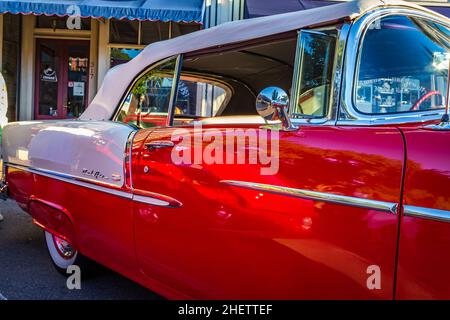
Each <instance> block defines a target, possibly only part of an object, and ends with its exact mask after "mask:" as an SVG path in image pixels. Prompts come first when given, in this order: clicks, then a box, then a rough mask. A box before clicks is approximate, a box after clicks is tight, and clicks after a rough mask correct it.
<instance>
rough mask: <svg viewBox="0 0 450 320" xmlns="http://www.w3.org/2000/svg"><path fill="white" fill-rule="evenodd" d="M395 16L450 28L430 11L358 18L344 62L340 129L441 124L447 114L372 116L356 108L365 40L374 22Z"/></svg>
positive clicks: (387, 11) (378, 12)
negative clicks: (361, 126)
mask: <svg viewBox="0 0 450 320" xmlns="http://www.w3.org/2000/svg"><path fill="white" fill-rule="evenodd" d="M395 15H400V16H407V17H417V18H422V19H427V20H430V21H433V22H436V23H439V24H441V25H443V26H445V27H447V28H450V21H448V20H447V21H446V20H442V18H441V16H440V15H438V14H436V15H435V14H433V13H431V12H428V11H421V10H419V9H410V8H402V7H387V8H382V9H375V10H372V11H369V12H367V13H366V14H364V15H362V16H361V17H359V18H357V19H356V20H355V21H354V22H353V24H352V26H351V29H350V32H349V36H348V41H347V47H346V50H345V52H346V53H345V58H344V61H345V62H344V68H343V74H342V78H343V79H342V89H341V97H340V101H341V103H340V108H339V114H338V119H337V122H336V125H352V126H353V125H363V126H376V125H391V124H392V125H396V124H405V123H417V122H428V121H433V120H439V119H440V118H441V117H442V115H443V114H444V110H443V109H442V110H427V111H419V112H411V113H396V114H386V115H380V114H377V115H369V114H364V113H362V112H360V111H359V110H358V109H357V108H356V106H355V104H354V97H355V92H356V84H357V80H358V79H357V76H358V68H359V62H360V53H361V48H362V45H363V42H364V36H365V34H366V32H367V30H368V28H369V27H370V25H371V24H372V23H373V22H374V21H376V20H378V19H381V18H384V17H387V16H395Z"/></svg>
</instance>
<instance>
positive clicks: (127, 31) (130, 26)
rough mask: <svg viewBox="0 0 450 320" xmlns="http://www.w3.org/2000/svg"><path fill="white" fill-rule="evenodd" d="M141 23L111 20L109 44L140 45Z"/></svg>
mask: <svg viewBox="0 0 450 320" xmlns="http://www.w3.org/2000/svg"><path fill="white" fill-rule="evenodd" d="M138 36H139V21H122V20H111V22H110V25H109V42H111V43H123V44H138V42H139V41H138Z"/></svg>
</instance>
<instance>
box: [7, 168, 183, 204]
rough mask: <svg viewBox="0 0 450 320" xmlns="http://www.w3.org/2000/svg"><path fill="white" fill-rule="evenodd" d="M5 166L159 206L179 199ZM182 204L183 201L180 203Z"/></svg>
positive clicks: (34, 169) (52, 172)
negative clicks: (152, 195)
mask: <svg viewBox="0 0 450 320" xmlns="http://www.w3.org/2000/svg"><path fill="white" fill-rule="evenodd" d="M5 167H10V168H14V169H17V170H22V171H26V172H30V173H33V174H37V175H40V176H43V177H47V178H50V179H56V180H59V181H62V182H66V183H70V184H73V185H77V186H80V187H84V188H88V189H91V190H95V191H99V192H103V193H107V194H110V195H113V196H116V197H120V198H124V199H128V200H136V201H138V202H141V203H146V204H150V205H154V206H159V207H167V208H175V206H173V202H175V201H177V200H175V199H173V201H172V203H170V202H169V201H164V200H161V199H172V198H170V197H168V196H165V195H159V194H155V195H156V196H159V197H160V198H161V199H158V198H154V197H149V196H140V195H139V196H138V195H133V193H131V192H130V191H123V190H120V189H117V186H115V185H110V186H108V185H107V184H105V183H101V184H100V183H99V182H98V181H94V180H91V179H82V178H78V177H74V176H71V175H68V174H64V173H60V172H55V171H51V170H45V169H38V168H31V167H27V166H23V165H19V164H13V163H5ZM177 202H178V203H180V202H179V201H177ZM180 206H181V203H180Z"/></svg>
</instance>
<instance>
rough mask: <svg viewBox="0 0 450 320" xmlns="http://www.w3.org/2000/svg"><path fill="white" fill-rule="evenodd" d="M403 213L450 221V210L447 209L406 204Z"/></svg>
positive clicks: (409, 215) (410, 215)
mask: <svg viewBox="0 0 450 320" xmlns="http://www.w3.org/2000/svg"><path fill="white" fill-rule="evenodd" d="M403 214H404V215H405V216H408V217H416V218H423V219H428V220H437V221H442V222H450V211H447V210H439V209H431V208H425V207H417V206H409V205H405V206H404V207H403Z"/></svg>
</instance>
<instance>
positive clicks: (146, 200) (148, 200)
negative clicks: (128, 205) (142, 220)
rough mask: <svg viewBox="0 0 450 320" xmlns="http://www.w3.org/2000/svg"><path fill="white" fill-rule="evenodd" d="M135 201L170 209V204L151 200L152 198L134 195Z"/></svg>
mask: <svg viewBox="0 0 450 320" xmlns="http://www.w3.org/2000/svg"><path fill="white" fill-rule="evenodd" d="M133 200H134V201H137V202H140V203H145V204H151V205H154V206H159V207H170V203H169V202H167V201H163V200H159V199H155V198H151V197H145V196H138V195H134V196H133Z"/></svg>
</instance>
